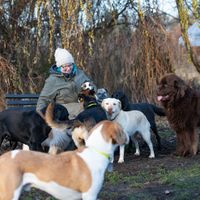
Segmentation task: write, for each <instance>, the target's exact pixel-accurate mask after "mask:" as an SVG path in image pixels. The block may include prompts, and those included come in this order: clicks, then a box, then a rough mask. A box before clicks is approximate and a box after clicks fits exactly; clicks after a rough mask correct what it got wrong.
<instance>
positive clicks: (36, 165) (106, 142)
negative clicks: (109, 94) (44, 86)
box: [0, 120, 128, 200]
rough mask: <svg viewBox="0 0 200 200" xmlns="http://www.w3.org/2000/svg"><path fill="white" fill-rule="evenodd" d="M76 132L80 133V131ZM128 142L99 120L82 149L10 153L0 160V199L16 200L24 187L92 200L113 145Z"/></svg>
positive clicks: (116, 129)
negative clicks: (46, 152)
mask: <svg viewBox="0 0 200 200" xmlns="http://www.w3.org/2000/svg"><path fill="white" fill-rule="evenodd" d="M80 131H82V130H81V129H80ZM127 141H128V139H127V136H126V134H125V133H124V132H123V130H122V128H121V127H120V125H119V124H118V123H114V122H110V121H106V120H105V121H102V122H100V123H98V124H97V125H96V126H95V127H94V128H93V129H92V130H91V131H90V133H89V137H88V139H87V140H86V147H83V148H82V149H79V150H77V151H68V152H64V153H61V154H58V155H49V154H45V153H40V152H34V151H23V150H14V151H11V152H8V153H5V154H3V155H2V156H1V157H0V171H1V173H0V180H1V181H0V200H11V199H13V200H17V199H19V197H20V194H21V191H22V189H23V187H24V186H25V185H26V186H27V185H29V186H32V187H35V188H39V189H41V190H43V191H46V192H47V193H49V194H51V195H52V196H54V197H55V198H57V199H63V200H66V199H70V200H73V199H83V200H95V199H97V195H98V193H99V191H100V189H101V187H102V184H103V180H104V173H105V170H106V168H107V166H108V164H109V163H110V158H111V157H112V156H113V153H114V150H115V148H116V146H118V145H122V144H125V143H126V142H127Z"/></svg>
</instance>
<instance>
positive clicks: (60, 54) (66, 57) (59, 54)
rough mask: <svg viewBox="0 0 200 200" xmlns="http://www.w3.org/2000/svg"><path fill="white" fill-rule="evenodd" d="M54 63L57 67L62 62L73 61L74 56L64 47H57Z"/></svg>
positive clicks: (62, 63)
mask: <svg viewBox="0 0 200 200" xmlns="http://www.w3.org/2000/svg"><path fill="white" fill-rule="evenodd" d="M54 56H55V61H56V65H57V66H58V67H59V66H61V65H64V64H68V63H74V58H73V56H72V54H71V53H69V51H67V50H66V49H61V48H57V49H56V51H55V54H54Z"/></svg>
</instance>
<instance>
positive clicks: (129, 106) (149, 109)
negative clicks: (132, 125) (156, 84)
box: [112, 90, 166, 150]
mask: <svg viewBox="0 0 200 200" xmlns="http://www.w3.org/2000/svg"><path fill="white" fill-rule="evenodd" d="M112 98H116V99H119V100H120V101H121V106H122V110H124V111H130V110H138V111H141V112H142V113H143V114H144V115H145V116H146V118H147V119H148V121H149V123H150V125H151V130H152V131H153V133H154V134H155V136H156V140H157V145H158V146H157V147H158V149H159V150H160V149H161V142H160V136H159V134H158V130H157V126H156V122H155V114H157V115H158V116H166V114H165V111H164V109H163V108H161V107H158V106H156V105H153V104H150V103H129V100H128V98H127V96H126V95H125V93H124V92H122V91H120V90H117V91H115V92H114V93H113V94H112Z"/></svg>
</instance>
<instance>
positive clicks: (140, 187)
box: [101, 164, 200, 200]
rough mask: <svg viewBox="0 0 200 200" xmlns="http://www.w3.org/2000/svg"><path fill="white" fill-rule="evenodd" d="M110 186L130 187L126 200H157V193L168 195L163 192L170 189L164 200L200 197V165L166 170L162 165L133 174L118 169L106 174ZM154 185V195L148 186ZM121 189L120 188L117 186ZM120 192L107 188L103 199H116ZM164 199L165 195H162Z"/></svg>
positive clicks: (106, 180)
mask: <svg viewBox="0 0 200 200" xmlns="http://www.w3.org/2000/svg"><path fill="white" fill-rule="evenodd" d="M107 185H112V187H115V186H118V187H120V186H123V187H124V188H129V189H127V190H125V192H126V195H127V197H126V198H124V199H126V200H129V199H130V200H140V199H141V200H154V199H155V200H156V199H157V198H156V195H159V193H160V195H161V193H162V195H165V196H166V195H167V194H164V193H165V191H168V192H169V196H168V197H167V198H166V199H171V200H184V199H185V200H186V199H187V200H188V199H191V198H192V199H195V200H196V199H197V200H198V199H200V197H199V195H200V191H199V187H200V186H199V185H200V166H199V165H198V164H195V165H192V166H190V167H186V168H183V167H181V166H180V167H178V168H176V169H170V170H168V169H166V168H164V167H163V166H162V165H160V166H158V167H157V168H156V169H154V172H153V173H152V172H150V171H138V172H137V173H135V174H128V175H124V174H123V173H120V172H118V171H115V172H112V173H109V174H106V179H105V186H107ZM152 185H155V188H154V189H153V190H155V191H154V192H155V193H158V194H155V195H152V192H150V191H148V187H149V186H152ZM119 189H120V188H119ZM119 193H120V192H119V191H118V192H117V191H113V192H112V191H111V193H109V196H108V193H107V192H106V191H104V192H102V194H101V197H102V199H104V198H105V197H106V198H105V199H116V200H117V199H118V198H119ZM164 199H165V198H164Z"/></svg>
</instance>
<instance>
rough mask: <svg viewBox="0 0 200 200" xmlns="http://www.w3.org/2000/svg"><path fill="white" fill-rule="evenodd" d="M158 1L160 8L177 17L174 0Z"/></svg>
mask: <svg viewBox="0 0 200 200" xmlns="http://www.w3.org/2000/svg"><path fill="white" fill-rule="evenodd" d="M159 2H160V9H161V10H163V11H164V12H166V13H169V14H170V15H173V16H174V17H177V15H178V11H177V8H176V2H175V0H159Z"/></svg>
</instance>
